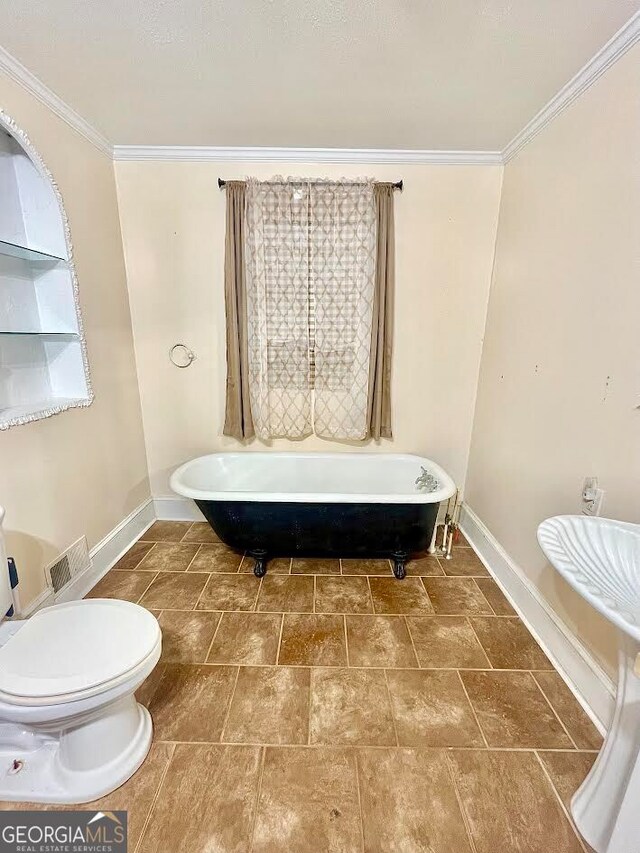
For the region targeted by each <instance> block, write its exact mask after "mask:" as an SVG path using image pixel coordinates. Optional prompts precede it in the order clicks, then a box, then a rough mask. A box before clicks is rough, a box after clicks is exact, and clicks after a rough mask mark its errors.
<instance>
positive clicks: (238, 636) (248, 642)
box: [207, 613, 282, 666]
mask: <svg viewBox="0 0 640 853" xmlns="http://www.w3.org/2000/svg"><path fill="white" fill-rule="evenodd" d="M281 625H282V616H281V615H280V614H279V613H223V615H222V620H221V622H220V625H219V626H218V631H217V633H216V636H215V639H214V641H213V644H212V646H211V651H210V652H209V657H208V658H207V663H231V664H234V663H235V664H243V665H245V666H247V665H250V664H253V665H254V666H257V665H259V664H275V662H276V660H277V657H278V643H279V641H280V627H281Z"/></svg>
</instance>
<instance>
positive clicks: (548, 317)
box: [466, 46, 640, 668]
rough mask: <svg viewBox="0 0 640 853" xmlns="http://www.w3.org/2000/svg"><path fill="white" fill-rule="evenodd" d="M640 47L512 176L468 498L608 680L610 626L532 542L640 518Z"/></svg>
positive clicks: (542, 137) (506, 189)
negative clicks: (588, 491)
mask: <svg viewBox="0 0 640 853" xmlns="http://www.w3.org/2000/svg"><path fill="white" fill-rule="evenodd" d="M639 92H640V46H638V47H635V48H634V49H632V50H631V51H630V52H629V53H628V54H627V55H626V56H624V57H623V58H622V59H621V60H620V61H619V62H618V63H617V64H616V65H614V66H613V67H612V68H611V69H610V70H609V71H608V72H607V73H606V74H605V75H604V76H603V77H602V78H600V79H599V80H598V81H597V82H596V83H595V84H594V85H593V86H592V87H591V88H590V89H589V90H588V91H587V92H586V93H585V94H584V95H583V96H582V97H581V98H579V99H578V100H577V101H576V102H575V103H574V104H573V105H572V106H571V107H570V108H569V109H567V110H566V111H565V112H564V113H562V114H561V115H560V116H559V117H558V118H557V119H556V120H555V121H553V122H552V123H551V124H550V125H548V126H547V127H546V128H545V129H544V130H543V131H542V132H541V133H540V134H539V135H538V136H537V137H536V138H535V139H534V140H533V141H532V142H531V143H530V144H529V145H527V146H526V147H525V148H524V149H523V150H522V152H521V153H520V154H519V155H518V156H516V157H515V159H514V160H512V161H511V162H509V163H508V164H507V166H506V167H505V173H504V182H503V190H502V203H501V211H500V223H499V230H498V244H497V249H496V264H495V273H494V280H493V284H492V289H491V298H490V303H489V312H488V322H487V329H486V336H485V345H484V351H483V357H482V367H481V373H480V383H479V390H478V402H477V409H476V415H475V422H474V429H473V439H472V447H471V457H470V465H469V475H468V480H467V494H466V497H467V501H468V503H469V505H470V506H471V508H472V509H473V510H474V511H475V512H476V513H477V514H478V515H479V516H480V518H481V519H482V521H483V522H484V523H485V524H486V525H487V527H488V528H489V529H490V531H491V532H492V533H493V535H494V536H495V537H496V538H497V539H498V540H499V541H500V543H501V544H502V545H503V547H504V548H505V549H506V550H507V552H508V553H509V554H510V555H511V557H512V558H513V559H514V560H515V561H516V562H517V563H518V564H519V565H520V566H521V567H522V568H523V569H524V571H525V572H526V573H527V574H528V576H529V577H530V578H531V579H532V580H533V581H534V582H535V584H537V586H538V587H539V588H540V590H541V591H542V593H543V594H544V596H545V597H546V598H547V600H548V601H549V602H550V603H551V605H552V606H553V607H554V608H555V610H556V611H557V612H558V613H559V615H560V616H561V617H562V619H564V620H565V621H566V622H567V624H568V625H569V626H570V627H571V629H572V630H573V631H574V632H575V633H576V634H577V636H578V637H579V638H580V639H581V640H582V641H583V642H584V643H585V644H586V645H587V646H589V647H590V648H591V649H592V650H593V651H594V652H595V654H596V655H597V657H598V658H599V659H600V660H601V661H602V662H604V663H605V665H606V666H608V667H609V668H611V667H612V665H613V660H614V654H613V636H612V632H611V631H610V630H609V629H608V626H607V624H606V623H605V622H604V621H603V620H602V619H601V618H600V617H598V616H597V614H596V613H595V611H593V610H592V609H590V608H589V607H588V606H587V605H585V604H583V603H582V602H581V600H580V599H578V597H577V596H576V595H575V594H574V593H573V592H572V591H571V590H570V589H569V588H568V587H567V586H566V585H565V584H564V583H563V582H561V580H560V579H559V578H558V576H557V575H556V574H555V572H554V571H553V570H552V569H551V567H550V566H549V565H548V564H547V563H546V561H545V559H544V557H543V555H542V553H541V551H540V549H539V548H538V545H537V542H536V528H537V525H538V523H539V522H540V521H542V520H543V519H544V518H545V517H547V516H550V515H554V514H557V513H573V512H579V511H580V503H579V501H580V493H581V489H582V482H583V479H584V477H585V476H587V475H594V476H597V477H599V479H600V485H601V486H602V488H604V489H605V490H606V496H605V504H604V515H607V516H612V517H615V518H620V519H626V520H628V521H635V522H639V521H640V411H638V410H637V408H636V407H637V406H638V405H639V404H640V397H639V396H638V395H639V393H640V383H639V380H638V370H639V366H640V248H639V246H640V243H639V239H640V99H639V96H638V93H639Z"/></svg>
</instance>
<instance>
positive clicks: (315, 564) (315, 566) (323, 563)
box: [291, 557, 340, 575]
mask: <svg viewBox="0 0 640 853" xmlns="http://www.w3.org/2000/svg"><path fill="white" fill-rule="evenodd" d="M291 574H292V575H339V574H340V560H330V559H312V558H307V559H302V558H301V557H294V559H293V562H292V563H291Z"/></svg>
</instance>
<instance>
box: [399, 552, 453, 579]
mask: <svg viewBox="0 0 640 853" xmlns="http://www.w3.org/2000/svg"><path fill="white" fill-rule="evenodd" d="M405 568H406V572H407V575H408V576H412V577H434V576H435V577H441V576H442V575H444V572H443V571H442V568H441V566H440V563H439V562H438V558H437V557H435V556H431V555H428V556H426V557H417V558H415V559H413V560H408V561H407V565H406V566H405Z"/></svg>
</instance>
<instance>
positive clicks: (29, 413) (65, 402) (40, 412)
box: [0, 397, 87, 430]
mask: <svg viewBox="0 0 640 853" xmlns="http://www.w3.org/2000/svg"><path fill="white" fill-rule="evenodd" d="M86 404H87V399H86V398H85V397H80V398H76V397H48V398H47V399H46V400H35V401H34V402H32V403H25V404H23V405H21V406H9V407H7V408H6V409H0V430H2V429H6V428H7V426H8V425H9V423H10V422H11V421H14V420H18V419H22V418H33V419H34V420H36V419H37V418H38V416H40V417H45V416H46V415H47V414H49V413H50V410H51V409H59V410H60V411H61V412H63V411H65V409H72V408H76V407H77V406H83V405H86Z"/></svg>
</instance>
